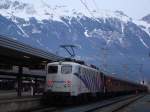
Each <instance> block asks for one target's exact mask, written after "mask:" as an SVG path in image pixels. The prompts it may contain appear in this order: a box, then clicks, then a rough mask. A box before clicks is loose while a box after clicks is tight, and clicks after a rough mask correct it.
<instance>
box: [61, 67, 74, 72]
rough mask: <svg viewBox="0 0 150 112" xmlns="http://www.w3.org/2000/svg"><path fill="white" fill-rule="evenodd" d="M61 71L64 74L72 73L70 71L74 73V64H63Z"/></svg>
mask: <svg viewBox="0 0 150 112" xmlns="http://www.w3.org/2000/svg"><path fill="white" fill-rule="evenodd" d="M61 73H62V74H70V73H72V66H71V65H62V67H61Z"/></svg>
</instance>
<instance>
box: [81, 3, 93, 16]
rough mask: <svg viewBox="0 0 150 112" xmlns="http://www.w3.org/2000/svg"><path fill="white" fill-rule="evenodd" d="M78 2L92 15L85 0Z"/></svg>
mask: <svg viewBox="0 0 150 112" xmlns="http://www.w3.org/2000/svg"><path fill="white" fill-rule="evenodd" d="M80 2H81V3H82V4H83V6H84V7H85V8H86V9H87V11H88V12H89V13H90V15H91V16H92V17H94V15H93V13H92V12H91V10H90V8H89V7H88V5H87V3H86V0H85V1H83V0H80Z"/></svg>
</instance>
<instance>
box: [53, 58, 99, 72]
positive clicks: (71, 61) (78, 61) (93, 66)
mask: <svg viewBox="0 0 150 112" xmlns="http://www.w3.org/2000/svg"><path fill="white" fill-rule="evenodd" d="M59 62H62V63H63V62H68V63H69V62H70V63H76V64H79V65H84V66H87V67H91V68H93V69H96V70H99V68H98V67H96V66H95V65H92V64H87V63H85V62H84V61H82V60H76V59H71V58H65V59H64V60H59V61H57V62H53V64H54V63H59Z"/></svg>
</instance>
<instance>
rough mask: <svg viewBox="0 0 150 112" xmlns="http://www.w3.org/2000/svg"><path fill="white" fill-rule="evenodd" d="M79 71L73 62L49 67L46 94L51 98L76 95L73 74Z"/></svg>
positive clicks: (54, 64) (53, 64) (56, 63)
mask: <svg viewBox="0 0 150 112" xmlns="http://www.w3.org/2000/svg"><path fill="white" fill-rule="evenodd" d="M76 71H78V67H77V65H76V64H74V63H72V62H54V63H50V64H48V65H47V76H46V87H45V92H46V93H47V94H48V95H49V96H51V97H54V96H62V97H64V96H74V95H76V94H77V93H76V89H75V81H73V80H74V79H73V73H75V72H76Z"/></svg>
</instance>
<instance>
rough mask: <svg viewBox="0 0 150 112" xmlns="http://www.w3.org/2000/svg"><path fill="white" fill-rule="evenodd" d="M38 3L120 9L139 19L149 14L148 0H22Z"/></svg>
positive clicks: (70, 6) (79, 7)
mask: <svg viewBox="0 0 150 112" xmlns="http://www.w3.org/2000/svg"><path fill="white" fill-rule="evenodd" d="M22 1H27V2H32V3H34V4H40V1H44V2H47V3H48V4H50V5H65V6H67V7H68V8H69V9H76V10H87V9H86V8H85V6H84V5H83V4H82V3H81V1H83V2H84V3H86V4H87V6H88V8H89V9H90V10H93V9H96V10H106V11H107V10H110V11H115V10H121V11H123V12H124V13H125V14H127V15H128V16H129V17H131V18H133V19H141V18H142V17H144V16H146V15H147V14H150V5H149V4H150V0H22Z"/></svg>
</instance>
